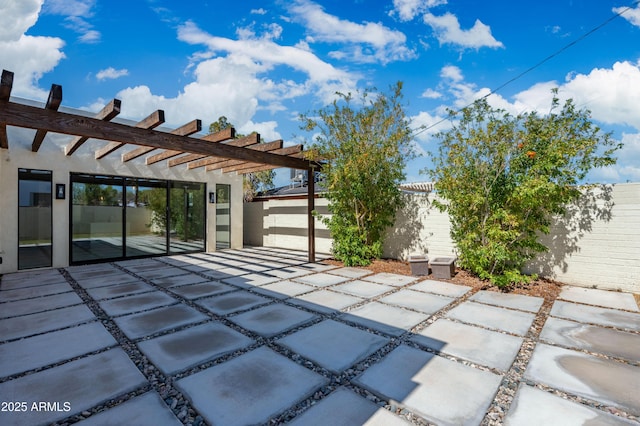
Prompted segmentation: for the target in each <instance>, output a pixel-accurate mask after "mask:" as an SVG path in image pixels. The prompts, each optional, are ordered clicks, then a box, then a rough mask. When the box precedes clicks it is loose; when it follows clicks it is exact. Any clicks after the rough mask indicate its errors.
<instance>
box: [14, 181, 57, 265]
mask: <svg viewBox="0 0 640 426" xmlns="http://www.w3.org/2000/svg"><path fill="white" fill-rule="evenodd" d="M51 186H52V185H51V171H48V170H28V169H19V170H18V269H31V268H43V267H50V266H51V254H52V251H51V249H52V234H51V221H52V219H51Z"/></svg>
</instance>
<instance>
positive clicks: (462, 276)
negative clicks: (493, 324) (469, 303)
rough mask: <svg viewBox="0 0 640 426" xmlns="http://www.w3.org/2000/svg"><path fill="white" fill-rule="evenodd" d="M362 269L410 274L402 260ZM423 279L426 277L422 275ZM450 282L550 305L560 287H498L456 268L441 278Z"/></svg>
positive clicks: (544, 283)
mask: <svg viewBox="0 0 640 426" xmlns="http://www.w3.org/2000/svg"><path fill="white" fill-rule="evenodd" d="M324 263H327V264H329V265H335V266H340V267H341V266H343V263H342V262H340V261H338V260H335V259H327V260H325V261H324ZM364 269H368V270H370V271H372V272H374V273H380V272H388V273H391V274H401V275H411V267H410V266H409V263H408V262H402V261H399V260H392V259H378V260H374V261H373V262H372V263H371V265H369V266H365V267H364ZM424 278H425V279H426V278H428V277H424ZM442 281H447V282H451V283H453V284H460V285H466V286H469V287H473V288H474V289H475V290H476V291H478V290H487V291H499V292H503V293H513V294H524V295H527V296H535V297H542V298H544V302H545V303H544V304H545V305H551V304H552V303H553V302H554V301H555V300H556V298H557V297H558V295H559V294H560V291H561V289H562V285H563V284H562V283H559V282H556V281H553V280H550V279H546V278H539V279H537V280H535V281H532V282H531V283H529V284H526V285H518V286H509V287H506V288H498V287H495V286H493V285H491V283H489V282H488V281H483V280H481V279H479V278H478V277H476V276H474V275H473V274H471V273H469V272H467V271H465V270H462V269H460V268H456V274H455V276H454V277H453V278H452V279H450V280H442Z"/></svg>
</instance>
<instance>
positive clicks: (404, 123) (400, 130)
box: [301, 82, 414, 266]
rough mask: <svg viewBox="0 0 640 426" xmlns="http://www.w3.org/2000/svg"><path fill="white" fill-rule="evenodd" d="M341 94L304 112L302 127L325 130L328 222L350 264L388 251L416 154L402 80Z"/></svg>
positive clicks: (320, 147) (336, 247)
mask: <svg viewBox="0 0 640 426" xmlns="http://www.w3.org/2000/svg"><path fill="white" fill-rule="evenodd" d="M337 95H338V98H337V99H336V100H335V101H334V102H333V103H332V104H331V105H330V106H328V107H325V108H324V109H321V110H319V111H315V112H314V113H313V114H312V115H303V116H301V120H302V122H303V126H302V128H303V129H304V130H306V131H318V132H319V135H318V136H317V137H316V143H315V146H314V148H316V150H317V152H318V155H319V156H320V158H323V159H326V164H325V165H324V167H323V169H322V178H323V180H324V182H325V185H326V188H327V198H328V199H329V210H330V212H331V213H332V215H331V216H330V217H325V218H322V221H323V222H324V223H325V224H326V225H327V227H328V228H329V230H330V232H331V236H332V239H333V247H332V250H333V254H334V256H335V257H336V258H337V259H339V260H341V261H343V262H344V263H345V265H348V266H350V265H366V264H369V263H370V261H371V259H373V258H379V257H380V256H381V255H382V244H383V239H384V232H385V230H386V229H387V228H388V227H389V226H391V225H393V223H394V218H395V214H396V211H397V210H398V208H400V207H401V206H402V204H403V197H402V193H401V191H400V189H399V188H398V184H399V183H401V181H402V180H403V179H404V177H405V175H404V165H405V161H406V160H407V159H409V158H411V157H412V156H413V155H414V154H413V150H412V143H411V142H412V136H411V135H412V132H411V129H410V128H409V124H410V123H409V120H408V118H407V116H406V115H405V111H404V105H403V104H402V83H401V82H398V83H397V84H396V85H395V86H393V87H392V88H391V93H390V94H384V93H377V92H375V91H372V90H367V91H364V92H358V95H359V96H358V97H357V98H354V97H353V96H352V95H351V94H350V93H349V94H342V93H338V94H337Z"/></svg>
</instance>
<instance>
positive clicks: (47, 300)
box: [0, 292, 83, 318]
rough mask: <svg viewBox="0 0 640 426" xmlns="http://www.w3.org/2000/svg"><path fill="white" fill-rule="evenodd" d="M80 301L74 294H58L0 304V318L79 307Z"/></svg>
mask: <svg viewBox="0 0 640 426" xmlns="http://www.w3.org/2000/svg"><path fill="white" fill-rule="evenodd" d="M81 303H83V302H82V299H81V298H80V297H79V296H78V295H77V294H75V293H72V292H69V293H59V294H52V295H50V296H42V297H36V298H33V299H24V300H18V301H15V302H10V304H5V305H2V304H0V318H7V317H8V316H9V315H11V316H12V317H16V316H20V315H28V314H35V313H38V312H43V311H49V310H52V309H56V308H63V307H65V306H73V305H79V304H81Z"/></svg>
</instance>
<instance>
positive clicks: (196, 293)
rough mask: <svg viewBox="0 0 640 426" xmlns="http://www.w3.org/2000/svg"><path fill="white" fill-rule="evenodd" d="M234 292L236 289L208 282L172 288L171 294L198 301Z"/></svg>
mask: <svg viewBox="0 0 640 426" xmlns="http://www.w3.org/2000/svg"><path fill="white" fill-rule="evenodd" d="M233 290H236V288H235V287H232V286H230V285H226V284H223V283H219V282H216V281H206V282H203V283H198V284H189V285H181V286H180V287H171V288H170V291H171V292H173V293H175V294H178V295H180V296H182V297H184V298H185V299H198V298H200V297H205V296H213V295H214V294H220V293H225V292H228V291H233Z"/></svg>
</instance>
